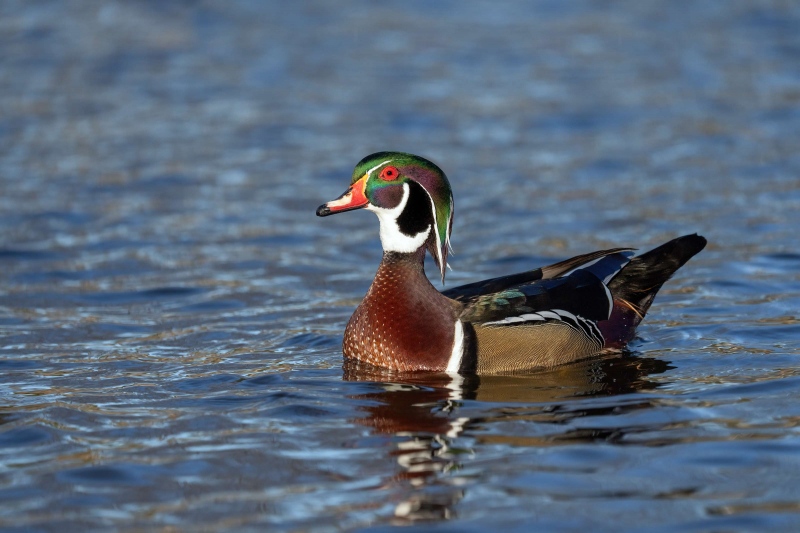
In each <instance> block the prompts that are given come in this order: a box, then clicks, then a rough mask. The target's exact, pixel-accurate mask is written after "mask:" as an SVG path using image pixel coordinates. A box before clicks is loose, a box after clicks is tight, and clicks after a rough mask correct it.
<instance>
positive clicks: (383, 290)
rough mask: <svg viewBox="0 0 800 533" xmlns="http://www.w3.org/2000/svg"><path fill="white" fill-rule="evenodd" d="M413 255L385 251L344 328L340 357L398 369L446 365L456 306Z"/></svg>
mask: <svg viewBox="0 0 800 533" xmlns="http://www.w3.org/2000/svg"><path fill="white" fill-rule="evenodd" d="M415 255H416V254H399V253H386V254H384V257H383V261H381V265H380V267H379V268H378V273H377V274H376V275H375V280H374V281H373V282H372V285H371V286H370V288H369V291H367V295H366V296H365V297H364V300H363V301H362V302H361V305H359V306H358V308H357V309H356V311H355V313H353V316H352V317H351V318H350V321H349V322H348V324H347V328H346V329H345V333H344V343H343V345H342V350H343V352H344V355H345V357H349V358H354V359H358V360H360V361H363V362H366V363H370V364H373V365H377V366H382V367H387V368H392V369H394V370H400V371H409V370H429V371H444V370H445V369H446V368H447V361H448V359H449V358H450V355H451V354H452V351H453V341H454V328H455V322H456V320H457V318H456V310H455V308H454V304H453V302H452V301H451V300H449V299H448V298H446V297H445V296H443V295H442V294H441V293H440V292H439V291H437V290H436V289H435V288H434V287H433V285H431V283H430V281H428V278H427V277H426V276H425V272H424V270H423V268H422V262H421V261H419V259H418V258H416V257H415Z"/></svg>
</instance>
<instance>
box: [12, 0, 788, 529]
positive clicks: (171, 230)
mask: <svg viewBox="0 0 800 533" xmlns="http://www.w3.org/2000/svg"><path fill="white" fill-rule="evenodd" d="M798 58H800V4H798V3H796V2H790V1H749V2H745V1H726V2H711V1H708V2H706V1H703V2H670V1H660V2H639V1H636V0H630V1H609V2H588V1H586V2H581V1H576V2H560V1H544V0H542V1H511V2H499V3H498V2H488V1H487V2H479V1H470V2H456V1H442V2H422V1H418V2H416V1H411V2H409V1H404V2H367V1H348V2H323V1H316V0H313V1H306V2H277V1H276V2H259V1H251V2H247V1H238V2H202V1H200V2H158V1H152V2H145V1H138V2H102V1H89V0H86V1H75V2H55V1H52V2H46V1H42V2H27V1H13V0H9V1H4V2H3V3H2V4H0V335H1V336H2V337H1V338H2V344H1V345H0V529H2V530H3V531H101V530H116V531H265V530H268V531H306V530H313V531H348V530H358V529H366V530H369V531H381V530H383V529H384V528H388V527H392V526H394V525H398V524H401V525H413V526H416V527H418V528H419V529H420V530H442V531H488V530H499V529H501V528H502V529H503V530H509V531H529V530H531V529H530V528H531V527H535V528H536V530H539V531H645V530H646V531H767V530H769V531H797V530H798V529H800V526H799V525H798V524H800V431H799V430H798V426H800V372H799V371H798V368H799V367H800V311H799V309H800V238H798V236H797V231H798V227H800V215H799V214H798V210H799V209H800V149H799V148H800V59H798ZM378 150H404V151H411V152H415V153H419V154H421V155H424V156H427V157H429V158H431V159H433V160H434V161H436V162H438V163H439V164H440V166H442V167H443V168H444V169H445V170H446V172H447V173H448V175H449V176H450V180H451V182H452V184H453V187H454V190H455V197H456V215H455V224H454V233H453V244H454V248H455V256H454V257H453V258H452V261H451V263H452V266H453V271H452V272H450V273H449V274H448V286H455V284H458V283H465V282H470V281H475V280H477V279H480V278H482V277H488V276H496V275H501V274H504V273H511V272H515V271H520V270H525V269H528V268H532V267H535V266H539V265H541V264H544V263H546V262H548V261H555V260H559V259H563V258H565V257H568V256H570V255H574V254H578V253H583V252H586V251H590V250H594V249H598V248H602V247H609V246H617V245H628V246H637V247H640V248H648V247H650V246H654V245H657V244H660V243H661V242H663V241H665V240H667V239H669V238H672V237H674V236H677V235H680V234H684V233H692V232H699V233H701V234H703V235H705V236H706V237H707V238H708V239H709V246H708V248H707V249H706V250H705V251H703V252H702V253H701V254H700V255H699V256H698V257H696V258H695V259H693V260H692V261H691V262H690V263H689V264H688V265H687V266H686V267H685V268H684V269H683V270H681V271H680V272H679V274H678V275H677V276H676V277H675V278H674V279H673V280H672V281H671V282H670V283H669V284H668V285H667V286H665V288H664V289H663V290H662V292H661V293H660V295H659V297H658V298H657V299H656V303H655V305H654V306H653V308H652V310H651V312H650V314H649V316H648V318H647V320H646V322H645V323H644V325H643V326H642V327H641V328H640V331H639V333H640V337H639V338H638V339H637V340H636V341H635V342H634V343H633V344H632V345H631V353H630V354H628V355H627V356H625V357H607V358H604V359H600V360H595V361H590V362H586V363H580V364H577V365H572V366H568V367H562V368H558V369H554V370H550V371H543V372H533V373H531V374H530V375H525V376H513V377H492V378H488V377H484V378H480V379H477V378H472V379H465V380H463V381H459V380H452V379H449V378H446V377H442V376H416V377H413V376H396V377H394V378H392V379H388V378H386V377H383V376H370V375H364V374H358V373H353V372H350V371H348V370H347V369H345V370H343V369H342V357H341V349H340V343H341V338H342V331H343V329H344V325H345V323H346V320H347V318H348V317H349V315H350V313H351V312H352V310H353V308H354V306H355V305H356V304H357V303H358V301H359V299H360V298H361V296H362V295H363V294H364V292H365V291H366V289H367V287H368V285H369V283H370V281H371V278H372V275H373V274H374V271H375V269H376V267H377V263H378V261H379V258H380V245H379V242H378V236H377V228H378V226H377V221H376V220H375V218H374V216H373V215H371V214H369V213H365V212H360V213H349V214H346V215H340V216H337V217H332V218H328V219H318V218H316V217H315V216H314V210H315V208H316V207H317V206H318V205H319V204H320V203H322V202H323V201H326V200H329V199H332V198H334V197H336V196H338V195H339V194H340V193H341V192H342V191H343V190H344V189H345V188H346V186H347V185H348V183H349V181H348V180H349V177H350V173H351V171H352V167H353V166H354V164H355V163H356V162H357V161H358V160H359V159H360V158H361V157H363V156H365V155H367V154H369V153H371V152H374V151H378ZM429 271H432V268H430V267H429Z"/></svg>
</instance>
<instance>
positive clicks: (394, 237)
mask: <svg viewBox="0 0 800 533" xmlns="http://www.w3.org/2000/svg"><path fill="white" fill-rule="evenodd" d="M381 164H383V163H381ZM379 166H380V165H379ZM373 170H374V169H373ZM410 194H411V189H410V188H409V186H408V183H403V199H402V200H400V203H399V204H398V205H397V206H396V207H393V208H391V209H386V208H383V207H377V206H374V205H372V204H367V209H368V210H369V211H372V212H373V213H375V214H376V215H378V220H379V221H380V223H381V229H380V235H381V244H382V245H383V251H384V252H401V253H411V252H416V251H417V250H419V248H420V247H421V246H422V245H423V244H425V241H426V240H427V239H428V235H429V234H430V232H431V227H430V226H428V227H427V228H425V229H424V230H422V231H420V232H419V233H417V234H416V235H414V236H412V237H409V236H408V235H405V234H404V233H403V232H402V231H400V226H398V225H397V218H398V217H399V216H400V214H401V213H402V212H403V209H405V208H406V204H407V203H408V197H409V196H410Z"/></svg>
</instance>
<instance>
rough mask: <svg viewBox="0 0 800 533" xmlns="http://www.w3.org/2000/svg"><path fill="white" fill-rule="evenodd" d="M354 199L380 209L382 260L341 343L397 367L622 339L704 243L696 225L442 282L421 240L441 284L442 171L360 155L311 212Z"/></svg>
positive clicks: (509, 356)
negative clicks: (336, 192)
mask: <svg viewBox="0 0 800 533" xmlns="http://www.w3.org/2000/svg"><path fill="white" fill-rule="evenodd" d="M362 208H364V209H367V210H369V211H372V212H374V213H375V214H376V215H377V216H378V220H379V221H380V238H381V244H382V245H383V259H382V260H381V263H380V266H379V267H378V272H377V274H376V275H375V279H374V281H373V282H372V285H371V286H370V288H369V290H368V291H367V294H366V296H365V297H364V300H363V301H362V302H361V304H360V305H359V306H358V308H357V309H356V310H355V312H354V313H353V316H352V317H351V318H350V321H349V322H348V323H347V328H346V329H345V332H344V342H343V346H342V350H343V352H344V356H345V358H348V359H352V360H356V361H358V362H360V363H368V364H370V365H374V366H378V367H384V368H388V369H391V370H396V371H434V372H449V373H461V374H469V373H479V374H497V373H508V372H515V371H521V370H527V369H532V368H536V367H546V366H554V365H558V364H563V363H568V362H571V361H575V360H578V359H583V358H586V357H590V356H592V355H596V354H598V353H600V352H603V351H605V350H613V349H619V348H622V347H624V346H625V344H626V343H627V342H628V341H630V340H631V339H632V338H633V336H634V332H635V330H636V327H637V326H638V325H639V323H640V322H641V321H642V319H643V318H644V315H645V313H646V312H647V310H648V308H649V307H650V304H651V303H652V301H653V298H654V297H655V295H656V293H657V292H658V290H659V289H660V288H661V286H662V285H663V284H664V282H665V281H667V280H668V279H669V278H670V276H672V274H673V273H674V272H675V271H676V270H678V268H680V267H681V266H683V264H684V263H686V261H688V260H689V259H690V258H691V257H692V256H694V255H695V254H696V253H698V252H699V251H700V250H702V249H703V247H705V244H706V240H705V239H704V238H703V237H701V236H698V235H696V234H695V235H686V236H684V237H679V238H677V239H674V240H672V241H669V242H667V243H666V244H663V245H661V246H659V247H658V248H655V249H654V250H651V251H649V252H647V253H645V254H642V255H639V256H634V254H633V249H631V248H613V249H610V250H600V251H597V252H592V253H588V254H584V255H579V256H577V257H573V258H572V259H567V260H565V261H561V262H559V263H555V264H553V265H549V266H545V267H542V268H538V269H535V270H529V271H527V272H521V273H518V274H512V275H509V276H502V277H498V278H492V279H488V280H484V281H479V282H476V283H470V284H468V285H462V286H460V287H455V288H453V289H449V290H445V291H443V292H439V291H438V290H437V289H436V288H435V287H434V286H433V285H432V284H431V282H430V281H429V280H428V278H427V276H426V275H425V271H424V259H425V252H426V250H427V251H428V252H429V253H430V254H431V255H432V256H433V259H434V261H435V262H436V265H437V267H438V268H439V273H440V275H441V279H442V283H444V278H445V269H446V266H447V254H448V251H449V250H450V230H451V228H452V223H453V194H452V190H451V188H450V183H449V182H448V180H447V177H446V176H445V174H444V172H442V170H441V169H440V168H439V167H438V166H436V165H435V164H434V163H432V162H430V161H428V160H427V159H424V158H422V157H419V156H416V155H412V154H406V153H400V152H378V153H375V154H372V155H370V156H367V157H365V158H364V159H362V160H361V161H360V162H359V163H358V164H357V165H356V168H355V170H354V171H353V177H352V179H351V181H350V187H349V188H348V189H347V191H345V193H344V194H342V195H341V196H340V197H339V198H337V199H335V200H332V201H330V202H328V203H326V204H323V205H321V206H320V207H319V208H318V209H317V215H318V216H321V217H324V216H328V215H332V214H334V213H343V212H345V211H352V210H354V209H362Z"/></svg>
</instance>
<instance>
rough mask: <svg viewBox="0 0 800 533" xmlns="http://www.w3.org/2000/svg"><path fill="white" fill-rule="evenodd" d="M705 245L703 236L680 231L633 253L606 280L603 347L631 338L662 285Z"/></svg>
mask: <svg viewBox="0 0 800 533" xmlns="http://www.w3.org/2000/svg"><path fill="white" fill-rule="evenodd" d="M705 245H706V239H705V238H704V237H701V236H700V235H697V234H696V233H695V234H693V235H684V236H683V237H678V238H677V239H673V240H671V241H669V242H668V243H665V244H662V245H661V246H659V247H658V248H654V249H653V250H650V251H649V252H647V253H644V254H642V255H639V256H636V257H634V258H632V259H631V260H630V262H629V263H628V264H627V265H626V266H625V268H623V269H622V270H620V271H619V273H618V274H617V275H616V276H614V277H613V278H612V279H611V281H609V282H608V289H609V291H611V295H612V297H613V299H614V308H613V310H612V312H611V316H610V317H609V319H608V320H606V321H603V322H601V323H600V324H598V326H601V331H602V332H603V336H604V337H605V339H606V347H607V348H618V347H621V346H623V345H624V344H625V343H627V342H628V341H630V340H631V339H632V338H633V335H634V332H635V330H636V326H638V325H639V323H640V322H641V321H642V319H643V318H644V316H645V314H647V310H648V309H649V308H650V304H652V303H653V299H654V298H655V296H656V293H657V292H658V290H659V289H660V288H661V286H662V285H664V283H665V282H666V281H667V280H668V279H669V278H670V277H672V275H673V274H674V273H675V272H676V271H677V270H678V269H679V268H680V267H682V266H683V265H684V264H686V262H687V261H688V260H689V259H691V258H692V257H693V256H694V255H695V254H697V253H698V252H699V251H700V250H702V249H703V248H704V247H705Z"/></svg>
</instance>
